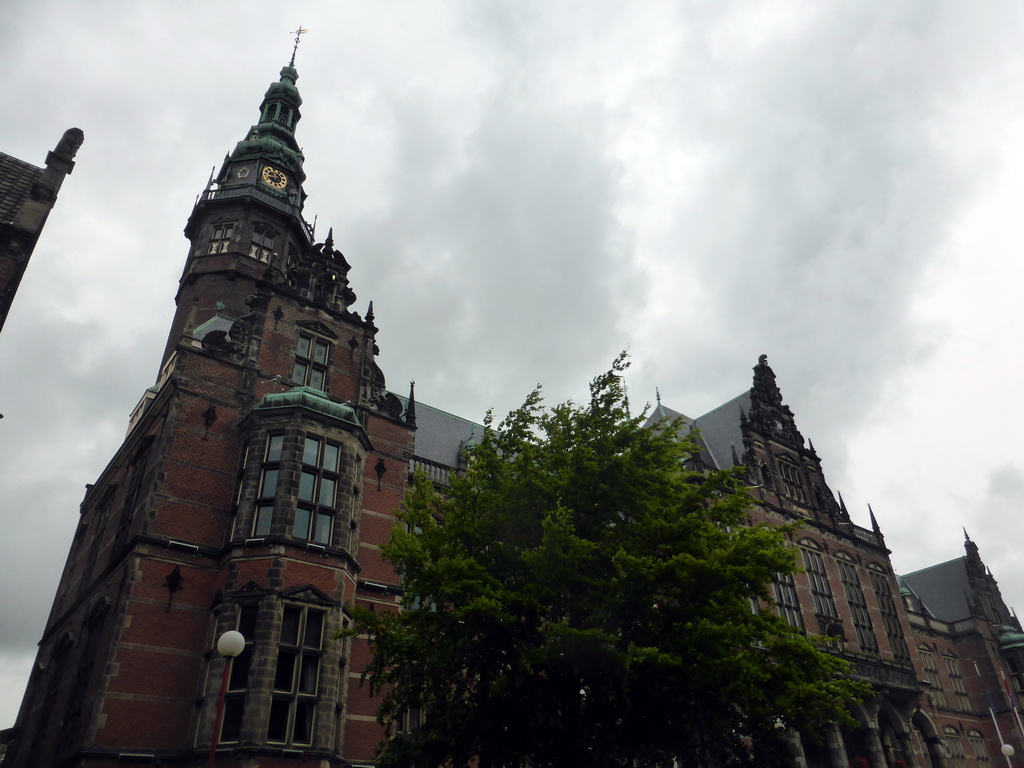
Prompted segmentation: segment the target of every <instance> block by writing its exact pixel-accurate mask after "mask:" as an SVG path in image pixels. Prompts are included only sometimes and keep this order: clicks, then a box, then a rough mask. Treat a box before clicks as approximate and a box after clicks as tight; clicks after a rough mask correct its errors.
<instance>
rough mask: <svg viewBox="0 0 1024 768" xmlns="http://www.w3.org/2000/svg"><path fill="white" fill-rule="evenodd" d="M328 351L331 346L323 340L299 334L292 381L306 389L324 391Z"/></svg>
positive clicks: (328, 357)
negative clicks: (304, 386)
mask: <svg viewBox="0 0 1024 768" xmlns="http://www.w3.org/2000/svg"><path fill="white" fill-rule="evenodd" d="M330 351H331V345H330V344H328V343H327V342H326V341H324V340H323V339H320V338H318V337H316V336H310V335H308V334H305V333H300V334H299V343H298V346H296V348H295V365H294V366H292V380H293V381H297V382H298V383H299V384H304V385H306V386H307V387H313V388H314V389H319V390H321V391H325V386H326V384H327V363H328V361H329V360H330Z"/></svg>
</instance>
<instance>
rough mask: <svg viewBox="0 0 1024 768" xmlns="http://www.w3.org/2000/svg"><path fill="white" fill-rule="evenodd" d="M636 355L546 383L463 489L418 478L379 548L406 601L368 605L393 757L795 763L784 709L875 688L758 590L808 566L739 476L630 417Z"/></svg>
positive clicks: (839, 712)
mask: <svg viewBox="0 0 1024 768" xmlns="http://www.w3.org/2000/svg"><path fill="white" fill-rule="evenodd" d="M626 367H627V362H626V360H625V358H624V356H623V357H620V358H619V359H618V360H617V361H616V362H615V364H614V366H613V368H612V370H611V371H609V372H608V373H605V374H603V375H602V376H599V377H597V378H596V379H595V380H594V381H593V382H592V383H591V387H590V402H589V403H588V404H587V405H585V406H577V405H575V404H573V403H571V402H569V403H565V404H562V405H558V406H556V407H554V408H552V409H550V410H548V409H545V408H544V407H542V405H541V398H540V394H539V390H538V391H535V392H534V393H533V394H532V395H530V397H529V398H528V399H527V400H526V402H525V404H524V405H523V406H522V407H521V408H519V409H518V410H516V411H514V412H512V413H511V414H510V415H509V416H508V417H507V418H506V419H505V420H504V421H503V422H501V424H499V425H498V426H497V428H489V429H488V430H487V431H486V433H485V435H484V438H483V440H482V442H481V443H480V445H479V446H477V447H476V448H475V449H474V450H473V451H472V455H471V460H470V464H469V469H468V470H467V471H466V472H465V474H464V475H463V476H461V477H458V478H455V479H454V480H453V481H452V487H451V489H450V491H448V492H446V493H444V494H439V493H437V492H436V491H435V490H434V489H433V487H432V486H431V484H430V483H429V482H428V481H426V480H425V479H424V478H422V477H421V478H419V479H418V480H417V482H416V484H415V487H414V488H413V490H412V492H411V493H410V495H409V496H408V497H407V499H406V504H405V509H404V510H403V511H402V513H401V519H402V521H403V523H404V524H405V525H404V526H403V527H402V528H399V529H396V530H395V532H394V535H393V537H392V540H391V542H390V544H389V545H388V546H387V548H386V549H385V551H384V554H385V556H386V557H387V558H388V559H389V560H390V561H391V562H392V563H394V565H395V566H396V567H397V569H398V570H399V572H400V573H401V574H402V575H403V577H404V583H405V596H404V598H403V610H402V611H401V612H394V613H392V612H386V611H379V612H371V611H367V610H360V611H357V623H356V627H357V628H356V630H355V631H356V632H359V633H363V634H366V635H368V636H369V641H370V644H371V648H372V651H373V661H372V662H371V664H370V666H369V667H368V669H367V670H366V679H368V680H369V682H370V685H371V689H372V691H373V692H375V693H376V694H379V695H381V696H382V705H381V708H380V712H379V718H380V720H381V722H382V723H384V724H385V725H387V726H389V728H390V729H391V733H392V738H390V739H388V740H387V741H385V742H383V744H382V745H381V748H380V754H379V760H380V762H379V764H380V765H381V766H410V765H412V766H425V767H426V766H430V767H431V768H433V767H434V766H439V765H449V766H460V767H461V766H466V765H471V764H473V765H478V766H479V767H480V768H494V767H498V766H508V767H509V768H513V767H515V768H519V767H520V766H537V767H538V768H540V767H546V766H560V767H562V766H574V767H576V766H581V767H584V768H586V767H588V766H594V767H595V768H603V767H604V766H643V765H671V763H672V761H673V760H677V761H679V762H680V763H681V764H682V765H688V766H689V765H697V764H699V763H700V761H703V760H709V759H710V760H712V761H717V762H726V761H729V762H732V763H733V764H746V763H750V764H754V763H757V764H759V765H781V764H784V763H785V762H786V758H785V756H784V755H785V749H784V745H783V743H782V735H783V732H784V731H783V729H784V726H793V727H796V728H799V729H802V730H805V731H813V729H814V728H815V727H816V726H817V725H820V724H821V723H823V722H827V721H835V720H841V719H843V718H844V717H846V715H845V708H844V703H845V702H847V701H848V700H850V699H856V698H861V697H862V696H863V695H864V694H865V693H866V687H865V686H863V685H861V684H859V683H856V682H853V681H851V680H850V679H848V678H845V677H844V676H843V675H844V672H845V671H846V668H845V666H844V664H843V663H842V662H841V661H840V660H839V659H837V658H836V657H835V656H833V655H830V654H828V653H825V652H822V651H819V650H818V649H816V648H815V647H814V645H813V644H812V643H811V642H810V641H809V640H808V639H807V638H805V637H804V636H803V635H802V634H801V633H799V632H798V631H797V630H794V629H793V628H792V627H790V626H789V625H788V624H787V623H786V622H784V621H782V620H781V619H779V618H778V617H777V616H775V615H774V614H773V613H772V612H771V611H767V610H765V611H761V612H754V611H753V610H752V609H751V605H752V603H751V600H752V599H755V598H756V599H757V600H758V601H760V602H761V604H762V605H763V604H766V603H768V602H769V601H770V598H769V594H768V585H769V584H770V583H771V581H772V578H773V577H774V576H775V574H776V573H777V572H785V573H792V572H793V571H794V570H795V564H794V558H793V553H792V550H791V549H789V548H787V547H786V546H785V537H786V533H787V529H785V528H783V527H779V526H773V525H749V520H748V513H749V510H750V507H751V505H752V503H753V502H752V500H751V499H750V497H749V496H748V495H747V494H746V492H745V491H744V489H743V484H742V483H741V482H740V481H739V480H738V478H737V476H736V474H735V473H731V472H712V473H710V474H706V475H705V474H699V473H694V472H692V471H688V470H687V469H686V468H685V467H684V462H685V460H686V459H687V457H688V456H691V455H693V452H694V451H695V446H694V445H693V444H692V443H691V442H688V441H685V440H680V439H678V437H677V436H676V430H675V429H662V430H651V429H644V428H643V427H642V423H643V417H642V416H640V417H634V416H631V415H630V413H629V409H628V404H627V401H626V397H625V394H624V388H623V384H622V380H621V375H622V373H623V371H624V369H625V368H626ZM488 422H489V423H488V426H489V427H490V426H491V424H490V419H489V420H488ZM408 713H422V719H421V721H420V724H419V726H418V727H417V728H414V729H404V730H402V731H401V732H397V731H398V729H396V728H395V727H394V726H395V725H396V723H398V722H400V720H401V718H402V717H403V716H407V715H408ZM474 761H476V762H475V763H474Z"/></svg>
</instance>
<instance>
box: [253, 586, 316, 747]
mask: <svg viewBox="0 0 1024 768" xmlns="http://www.w3.org/2000/svg"><path fill="white" fill-rule="evenodd" d="M323 634H324V613H323V612H322V611H317V610H314V609H312V608H299V607H298V606H291V605H286V606H285V608H284V615H283V617H282V622H281V641H280V644H279V645H278V651H277V665H276V667H275V671H274V698H273V700H272V701H271V704H270V720H269V721H268V723H267V741H274V742H285V743H289V744H312V743H313V723H314V720H315V716H316V704H317V688H318V686H319V679H320V659H321V656H322V655H323V653H322V650H321V649H322V647H323Z"/></svg>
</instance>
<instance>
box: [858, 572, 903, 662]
mask: <svg viewBox="0 0 1024 768" xmlns="http://www.w3.org/2000/svg"><path fill="white" fill-rule="evenodd" d="M868 572H869V573H870V574H871V586H872V588H873V589H874V590H875V595H876V596H877V598H878V609H879V612H880V613H881V614H882V626H883V628H884V629H885V636H886V638H887V639H888V640H889V648H890V649H891V650H892V655H893V658H894V659H895V660H896V661H898V662H900V663H901V664H908V663H910V649H909V648H908V647H907V641H906V639H905V638H904V636H903V625H902V624H900V614H899V611H897V609H896V601H895V600H893V597H892V584H891V582H890V581H889V577H888V575H886V574H885V573H884V572H883V571H882V570H881V567H880V566H878V565H875V564H874V563H872V564H871V565H869V566H868Z"/></svg>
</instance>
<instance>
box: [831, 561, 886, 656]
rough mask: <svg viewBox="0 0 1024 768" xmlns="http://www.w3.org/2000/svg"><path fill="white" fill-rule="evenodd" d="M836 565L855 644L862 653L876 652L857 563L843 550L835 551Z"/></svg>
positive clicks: (876, 644) (876, 648)
mask: <svg viewBox="0 0 1024 768" xmlns="http://www.w3.org/2000/svg"><path fill="white" fill-rule="evenodd" d="M836 565H838V566H839V579H840V581H842V582H843V591H844V592H846V602H847V603H849V605H850V613H851V614H852V615H853V628H854V630H855V631H856V632H857V644H858V645H859V646H860V649H861V652H863V653H871V654H877V653H878V640H877V639H876V638H875V629H874V627H873V626H872V624H871V614H870V613H868V601H867V598H865V597H864V589H863V588H862V587H861V585H860V576H859V575H858V573H857V564H856V563H855V562H853V558H852V557H850V556H849V555H848V554H846V553H845V552H837V553H836Z"/></svg>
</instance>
